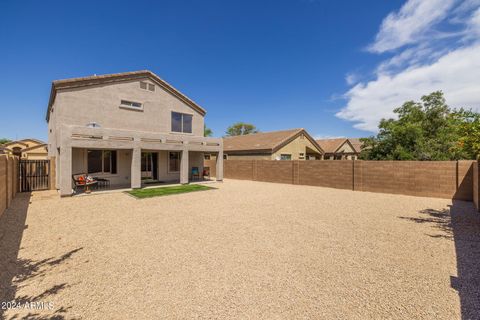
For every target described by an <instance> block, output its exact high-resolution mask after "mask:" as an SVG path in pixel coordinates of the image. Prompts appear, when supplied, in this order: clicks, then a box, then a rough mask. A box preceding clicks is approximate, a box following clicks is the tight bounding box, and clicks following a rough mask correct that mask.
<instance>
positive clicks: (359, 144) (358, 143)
mask: <svg viewBox="0 0 480 320" xmlns="http://www.w3.org/2000/svg"><path fill="white" fill-rule="evenodd" d="M348 140H349V141H350V143H351V145H352V146H353V149H355V151H356V152H358V153H360V152H361V151H362V145H363V142H362V141H360V138H348Z"/></svg>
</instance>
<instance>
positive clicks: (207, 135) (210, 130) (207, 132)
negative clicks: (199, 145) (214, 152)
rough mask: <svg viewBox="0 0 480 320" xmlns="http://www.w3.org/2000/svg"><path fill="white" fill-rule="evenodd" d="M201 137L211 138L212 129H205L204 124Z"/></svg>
mask: <svg viewBox="0 0 480 320" xmlns="http://www.w3.org/2000/svg"><path fill="white" fill-rule="evenodd" d="M203 136H204V137H211V136H213V131H212V129H210V128H207V125H206V124H204V125H203Z"/></svg>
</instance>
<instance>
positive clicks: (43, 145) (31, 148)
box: [22, 143, 47, 152]
mask: <svg viewBox="0 0 480 320" xmlns="http://www.w3.org/2000/svg"><path fill="white" fill-rule="evenodd" d="M46 147H47V144H46V143H44V144H39V145H36V146H32V147H29V148H25V149H23V150H22V152H25V151H32V150H35V149H38V148H46Z"/></svg>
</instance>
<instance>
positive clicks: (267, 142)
mask: <svg viewBox="0 0 480 320" xmlns="http://www.w3.org/2000/svg"><path fill="white" fill-rule="evenodd" d="M301 134H303V135H305V137H306V138H307V139H308V140H309V141H310V142H311V143H312V144H313V145H314V146H315V147H316V148H317V149H318V151H319V152H320V153H323V150H322V148H321V147H320V146H319V145H318V144H317V143H316V142H315V140H314V139H313V138H312V137H311V136H310V135H309V134H308V133H307V132H306V131H305V129H291V130H282V131H271V132H260V133H252V134H247V135H242V136H233V137H225V138H223V151H224V152H225V153H228V152H247V151H249V152H251V151H254V152H258V153H273V152H276V151H277V150H278V149H280V148H281V147H283V146H285V145H286V144H288V143H289V142H291V141H292V140H294V139H296V138H297V137H298V136H300V135H301Z"/></svg>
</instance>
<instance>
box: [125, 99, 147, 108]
mask: <svg viewBox="0 0 480 320" xmlns="http://www.w3.org/2000/svg"><path fill="white" fill-rule="evenodd" d="M120 107H121V108H128V109H134V110H143V105H142V104H141V103H140V102H134V101H128V100H122V101H121V102H120Z"/></svg>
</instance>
